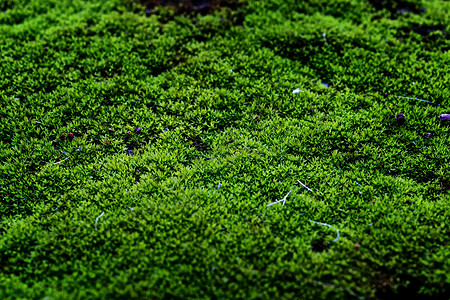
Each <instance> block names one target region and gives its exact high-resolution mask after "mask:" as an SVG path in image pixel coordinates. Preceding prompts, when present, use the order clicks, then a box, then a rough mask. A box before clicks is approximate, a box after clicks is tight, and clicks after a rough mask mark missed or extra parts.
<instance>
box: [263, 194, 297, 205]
mask: <svg viewBox="0 0 450 300" xmlns="http://www.w3.org/2000/svg"><path fill="white" fill-rule="evenodd" d="M291 192H292V190H290V191H289V193H287V194H286V196H284V198H283V199H281V200H277V199H275V202H272V203H270V204H268V205H267V206H266V207H269V206H272V205H274V204H277V203H280V202H283V206H284V204H285V203H286V199H287V197H288V196H289V194H290V193H291Z"/></svg>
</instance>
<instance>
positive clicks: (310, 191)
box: [297, 180, 315, 194]
mask: <svg viewBox="0 0 450 300" xmlns="http://www.w3.org/2000/svg"><path fill="white" fill-rule="evenodd" d="M297 181H298V182H299V183H300V184H301V185H303V187H305V189H307V190H308V191H310V192H311V193H313V194H315V192H314V191H313V190H311V189H310V188H309V187H307V186H306V185H305V184H303V183H302V182H301V181H300V180H297Z"/></svg>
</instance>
